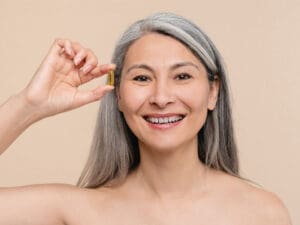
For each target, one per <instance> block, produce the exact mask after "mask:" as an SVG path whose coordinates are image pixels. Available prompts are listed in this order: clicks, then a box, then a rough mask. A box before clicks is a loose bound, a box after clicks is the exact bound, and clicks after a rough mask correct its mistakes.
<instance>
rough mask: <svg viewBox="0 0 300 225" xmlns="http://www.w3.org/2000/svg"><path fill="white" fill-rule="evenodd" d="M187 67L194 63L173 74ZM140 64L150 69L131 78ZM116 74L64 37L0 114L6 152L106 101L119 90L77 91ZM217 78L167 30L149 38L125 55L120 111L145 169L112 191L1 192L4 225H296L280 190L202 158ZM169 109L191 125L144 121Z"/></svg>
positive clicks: (49, 188)
mask: <svg viewBox="0 0 300 225" xmlns="http://www.w3.org/2000/svg"><path fill="white" fill-rule="evenodd" d="M61 51H63V53H62V54H61ZM79 56H81V57H79ZM78 58H81V59H80V60H78V62H77V60H76V59H78ZM57 62H60V64H59V63H57ZM75 62H76V63H75ZM181 62H189V65H185V66H182V65H181V66H178V67H177V68H176V69H174V68H173V69H172V67H173V65H174V64H178V63H181ZM191 63H192V64H191ZM136 64H146V65H147V66H148V67H147V69H146V68H145V67H144V68H135V69H132V70H130V71H129V72H127V71H128V69H129V68H132V66H133V65H136ZM88 65H90V66H89V69H88V70H86V71H85V70H84V69H83V68H87V66H88ZM112 68H114V65H100V64H99V63H98V62H97V58H96V57H95V55H94V54H93V53H92V52H91V51H90V50H88V49H85V48H84V47H83V46H81V45H80V44H78V43H74V42H71V41H68V40H57V41H56V42H55V43H54V44H53V46H52V47H51V49H50V52H49V53H48V55H47V57H46V58H45V60H44V61H43V62H42V64H41V66H40V68H39V69H38V71H37V73H36V74H35V76H34V78H33V79H32V81H31V82H30V84H29V85H28V86H27V87H26V88H25V89H24V90H23V91H21V92H20V93H19V94H17V95H15V96H13V97H11V98H10V99H9V100H8V101H7V102H6V103H4V104H3V105H2V106H1V108H0V118H7V119H6V120H4V121H2V120H1V121H0V122H1V124H4V127H5V128H6V129H5V130H6V132H5V133H0V146H1V148H0V150H1V151H4V150H5V149H6V148H7V147H8V146H9V144H10V143H12V142H13V140H15V139H16V138H17V137H18V135H19V134H20V133H22V131H23V130H25V129H26V128H27V127H29V126H30V125H31V124H32V123H34V122H36V121H38V120H40V119H42V118H45V117H47V116H50V115H54V114H57V113H59V112H64V111H67V110H71V109H74V108H76V107H79V106H81V105H84V104H87V103H89V102H92V101H95V100H98V99H100V98H101V97H102V96H103V95H104V94H105V93H106V92H107V91H109V90H112V87H109V86H101V87H99V88H97V89H95V90H91V91H87V92H84V93H82V92H79V91H78V89H77V87H78V86H79V85H80V84H81V83H85V82H88V81H89V80H92V79H94V78H95V77H98V76H101V75H103V74H105V73H106V72H108V71H109V70H110V69H112ZM149 68H151V69H149ZM182 73H185V74H189V76H187V75H184V76H182ZM141 75H142V77H141ZM137 77H138V78H137ZM218 82H219V81H218V80H215V81H214V82H212V83H209V82H208V80H207V75H206V71H205V69H204V67H203V65H202V64H201V63H200V62H199V60H197V58H196V57H195V56H194V55H193V54H192V53H191V52H190V51H189V50H188V49H187V48H186V47H185V46H183V45H182V44H181V43H179V42H178V41H176V40H174V39H172V38H170V37H167V36H163V35H160V34H147V35H145V36H143V37H142V38H140V39H139V40H138V41H136V42H135V43H134V44H133V45H132V46H131V47H130V48H129V51H128V52H127V55H126V59H125V64H124V68H123V71H122V79H121V84H120V87H119V89H118V90H117V92H118V106H119V109H120V110H121V111H122V112H123V113H124V116H125V118H126V121H127V123H128V125H129V126H130V128H131V129H132V130H133V132H134V133H135V135H136V136H137V137H138V139H139V146H140V155H141V163H140V165H139V167H138V168H137V169H136V170H135V171H134V172H132V173H131V174H129V175H128V177H127V179H126V180H125V181H124V182H123V183H122V184H120V185H119V186H115V187H110V188H108V187H101V188H98V189H80V188H77V187H74V186H71V185H63V184H47V185H32V186H25V187H16V188H1V189H0V211H1V216H0V224H13V225H15V224H22V225H27V224H31V225H35V224H45V225H48V224H49V225H50V224H56V225H57V224H58V225H60V224H61V225H63V224H68V225H85V224H90V225H99V224H105V225H117V224H118V225H119V224H125V225H126V224H130V225H134V224H137V225H141V224H160V225H164V224H165V225H167V224H172V225H174V224H175V225H181V224H191V225H194V224H195V225H196V224H222V225H226V224H241V225H250V224H251V225H252V224H253V225H254V224H255V225H260V224H261V225H263V224H264V225H267V224H268V225H269V224H274V225H288V224H291V223H290V220H289V216H288V213H287V211H286V209H285V207H284V205H283V204H282V202H281V201H280V200H279V199H278V198H277V197H276V196H275V195H274V194H272V193H269V192H267V191H265V190H262V189H259V188H257V187H254V186H253V185H250V184H248V183H246V182H244V181H242V180H241V179H238V178H234V177H232V176H229V175H226V174H224V173H223V172H219V171H215V170H212V169H209V168H206V167H205V166H204V165H203V164H202V163H201V162H200V161H199V160H198V156H197V139H196V135H197V132H198V131H199V129H200V128H201V127H202V126H203V123H204V122H205V119H206V115H207V110H213V108H214V107H215V104H216V101H217V93H218V87H219V83H218ZM63 95H64V96H66V97H65V98H64V99H62V100H61V98H60V96H63ZM195 96H197V97H196V98H195ZM24 106H26V107H24ZM12 109H13V110H12ZM25 109H26V110H25ZM8 112H10V113H8ZM33 112H34V113H33ZM166 113H167V114H169V115H170V113H171V114H172V115H178V114H180V115H184V119H183V120H181V121H179V122H177V123H176V124H175V125H176V126H174V125H172V126H171V125H151V124H149V123H148V122H147V121H145V119H144V118H143V117H144V116H145V115H146V116H147V115H151V116H160V117H161V116H165V115H166ZM20 115H22V116H20ZM4 116H6V117H4ZM12 124H14V126H12ZM12 127H13V128H12Z"/></svg>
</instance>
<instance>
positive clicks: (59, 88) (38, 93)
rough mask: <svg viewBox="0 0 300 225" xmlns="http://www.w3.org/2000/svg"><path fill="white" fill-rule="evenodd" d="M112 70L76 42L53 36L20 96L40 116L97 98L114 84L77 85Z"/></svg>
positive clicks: (112, 67) (110, 65) (72, 107)
mask: <svg viewBox="0 0 300 225" xmlns="http://www.w3.org/2000/svg"><path fill="white" fill-rule="evenodd" d="M114 69H115V65H114V64H107V65H99V64H98V60H97V57H96V56H95V55H94V53H93V52H92V51H91V50H89V49H86V48H84V47H83V46H81V45H80V44H79V43H75V42H71V41H69V40H65V39H57V40H55V42H54V43H53V45H52V46H51V48H50V50H49V52H48V54H47V56H46V57H45V59H44V60H43V62H42V63H41V65H40V67H39V68H38V70H37V72H36V73H35V75H34V77H33V78H32V80H31V82H30V83H29V84H28V86H27V87H26V88H25V89H24V90H23V91H22V92H21V95H22V96H23V97H25V98H24V99H25V101H26V103H27V105H28V106H29V108H30V109H31V110H32V111H34V114H35V115H37V117H38V118H39V119H41V118H44V117H47V116H51V115H54V114H57V113H60V112H64V111H68V110H71V109H74V108H77V107H80V106H82V105H85V104H87V103H90V102H94V101H97V100H99V99H100V98H101V97H102V96H103V95H104V94H105V93H107V92H108V91H111V90H112V89H113V88H114V87H113V86H109V85H104V86H101V87H98V88H96V89H94V90H90V91H79V90H78V87H79V86H80V85H81V84H85V83H87V82H88V81H90V80H92V79H94V78H96V77H99V76H101V75H103V74H106V73H107V72H109V71H110V70H114Z"/></svg>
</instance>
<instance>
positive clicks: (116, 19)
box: [0, 0, 300, 224]
mask: <svg viewBox="0 0 300 225" xmlns="http://www.w3.org/2000/svg"><path fill="white" fill-rule="evenodd" d="M146 2H150V3H146ZM157 11H172V12H175V13H178V14H181V15H183V16H186V17H187V18H190V19H191V20H193V21H194V22H196V23H197V24H198V25H200V26H201V27H202V28H203V29H204V30H205V31H206V32H207V33H208V35H209V36H210V37H211V38H212V39H213V40H214V42H215V43H216V45H217V46H218V48H219V49H220V51H221V53H222V54H223V56H224V58H225V61H226V63H227V68H228V71H229V79H230V82H231V89H232V94H233V110H234V120H235V126H236V136H237V140H238V145H239V149H240V157H241V171H242V175H244V176H246V177H247V178H250V179H252V180H254V181H256V182H258V183H260V184H261V185H263V186H264V187H265V188H266V189H268V190H271V191H272V192H275V193H277V194H278V195H279V196H280V197H281V199H282V200H283V201H284V202H285V204H286V205H287V207H288V209H289V211H290V214H291V216H292V218H293V222H294V224H300V214H299V200H300V197H299V190H300V181H299V170H300V165H299V162H300V161H299V158H300V153H299V150H300V141H299V139H300V138H299V133H300V123H299V122H300V120H299V115H300V106H299V98H300V91H299V83H300V73H299V72H300V69H299V66H298V65H299V60H300V44H299V40H300V29H299V27H300V24H299V21H300V1H299V0H298V1H297V0H248V1H239V0H236V1H235V0H227V1H212V0H210V1H207V0H206V1H188V0H184V1H182V0H181V1H158V0H156V1H153V0H152V1H141V0H132V1H122V0H111V1H100V0H98V1H96V0H94V1H87V0H86V1H75V0H72V1H68V0H51V1H38V0H36V1H33V0H31V1H30V0H23V1H22V0H19V1H11V0H0V34H1V37H0V65H1V66H0V77H1V81H0V102H3V101H5V100H6V99H7V98H8V97H9V96H10V95H11V94H13V93H16V92H18V91H19V90H21V89H22V88H23V87H24V86H25V85H26V84H27V82H28V81H29V80H30V78H31V76H32V75H33V73H34V71H35V70H36V68H37V66H38V65H39V63H40V61H41V60H42V58H43V57H44V55H45V53H46V52H47V50H48V48H49V46H50V44H51V43H52V41H53V40H54V38H55V37H66V38H70V39H72V40H76V41H79V42H81V43H82V44H84V45H86V46H88V47H90V48H92V49H93V50H94V51H95V53H96V54H97V56H98V57H99V58H100V59H101V60H102V62H109V60H110V56H111V53H112V50H113V47H114V43H115V42H116V40H117V38H118V36H119V35H120V34H121V32H122V31H124V29H125V28H126V27H127V26H128V25H129V24H131V23H132V22H133V21H135V20H137V19H139V18H143V17H145V16H147V15H149V14H151V13H153V12H157ZM101 82H102V81H100V80H98V81H96V82H93V83H92V84H90V85H88V86H87V87H86V88H90V87H94V86H95V85H99V83H101ZM97 108H98V104H97V103H93V104H90V105H88V106H85V107H82V108H80V109H78V110H75V111H72V112H68V113H65V114H61V115H58V116H55V117H51V118H48V119H45V120H42V121H40V122H39V123H37V124H35V125H33V126H32V127H31V128H30V129H28V130H27V131H26V132H25V133H24V134H23V135H22V136H21V137H20V138H19V139H18V140H17V141H16V142H15V143H14V144H13V145H12V146H11V147H10V149H9V150H8V151H7V152H5V153H4V154H3V155H2V156H1V157H0V186H14V185H26V184H32V183H48V182H49V183H51V182H64V183H71V184H73V183H75V181H76V179H77V178H78V176H79V174H80V171H81V170H82V168H83V165H84V162H85V159H86V157H87V154H88V150H89V145H90V141H91V137H92V133H93V128H94V124H95V119H96V112H97ZM0 129H1V124H0Z"/></svg>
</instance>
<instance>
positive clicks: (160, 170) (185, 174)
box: [135, 139, 206, 200]
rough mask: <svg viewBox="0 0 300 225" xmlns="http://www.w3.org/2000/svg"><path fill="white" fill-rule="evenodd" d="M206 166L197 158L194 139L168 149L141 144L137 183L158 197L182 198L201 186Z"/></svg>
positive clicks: (151, 194) (136, 173)
mask: <svg viewBox="0 0 300 225" xmlns="http://www.w3.org/2000/svg"><path fill="white" fill-rule="evenodd" d="M205 170H206V167H205V166H204V165H203V164H202V163H201V161H200V160H199V158H198V149H197V139H195V140H194V141H192V142H191V143H190V144H189V145H185V146H184V147H181V148H177V149H172V150H169V151H163V150H160V151H159V150H154V149H150V148H147V147H146V146H143V145H142V144H140V165H139V167H138V168H137V170H136V172H135V175H136V178H137V182H139V184H138V185H139V186H141V187H143V189H144V190H145V191H146V192H147V193H148V194H150V196H152V197H156V198H158V199H161V200H162V199H181V198H185V197H188V196H190V195H191V194H193V193H195V191H199V190H201V188H203V187H204V185H203V184H204V177H205Z"/></svg>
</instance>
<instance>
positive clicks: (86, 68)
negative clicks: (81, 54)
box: [82, 65, 92, 74]
mask: <svg viewBox="0 0 300 225" xmlns="http://www.w3.org/2000/svg"><path fill="white" fill-rule="evenodd" d="M91 68H92V66H91V65H85V66H84V67H83V69H82V71H83V73H84V74H87V73H88V72H90V70H91Z"/></svg>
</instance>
